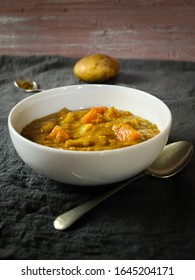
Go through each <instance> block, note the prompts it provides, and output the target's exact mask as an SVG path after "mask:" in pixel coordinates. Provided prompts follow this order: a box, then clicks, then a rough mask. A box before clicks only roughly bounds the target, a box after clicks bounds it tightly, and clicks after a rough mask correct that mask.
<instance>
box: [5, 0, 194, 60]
mask: <svg viewBox="0 0 195 280" xmlns="http://www.w3.org/2000/svg"><path fill="white" fill-rule="evenodd" d="M96 52H103V53H106V54H108V55H111V56H114V57H118V58H140V59H142V58H146V59H168V60H184V61H195V1H193V0H191V1H190V0H177V1H176V0H132V1H131V0H129V1H122V0H121V1H120V0H114V1H111V0H107V1H101V0H100V1H94V0H92V1H87V0H83V1H81V0H80V1H79V0H78V1H76V0H73V1H63V0H53V1H52V0H33V1H28V0H17V1H16V0H1V1H0V54H12V55H33V54H37V55H39V54H50V55H52V54H58V55H64V56H68V57H82V56H85V55H88V54H91V53H96Z"/></svg>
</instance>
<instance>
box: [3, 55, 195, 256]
mask: <svg viewBox="0 0 195 280" xmlns="http://www.w3.org/2000/svg"><path fill="white" fill-rule="evenodd" d="M75 62H76V59H74V58H66V57H63V56H28V57H19V56H0V65H1V73H0V85H1V90H0V104H1V106H0V131H1V132H0V141H1V143H0V144H1V145H0V164H1V165H0V258H1V259H67V260H68V259H72V260H76V259H85V260H87V259H99V260H102V259H118V260H122V259H134V260H138V259H149V260H151V259H195V188H194V186H195V176H194V168H195V158H194V156H193V157H192V159H191V161H190V163H189V164H188V165H187V166H186V168H185V169H184V170H183V171H181V172H180V173H179V174H177V175H176V176H174V177H172V178H169V179H156V178H152V177H149V176H147V177H144V178H142V179H140V180H139V181H136V182H134V183H132V184H131V185H129V186H128V187H126V188H125V189H124V190H123V191H121V192H119V193H117V194H115V195H114V196H112V197H111V198H109V199H108V200H106V201H104V202H103V203H102V204H101V205H99V206H97V208H96V209H94V210H92V211H91V212H89V213H88V214H86V215H85V216H84V217H83V218H82V219H80V220H79V221H78V222H77V223H75V224H74V225H73V226H72V227H70V228H69V229H67V230H66V231H61V232H60V231H57V230H55V229H54V228H53V221H54V219H55V217H56V216H57V215H58V214H61V213H62V212H64V211H66V210H69V209H70V208H72V207H74V206H76V205H78V204H80V203H81V202H84V201H86V200H88V199H90V198H92V197H94V196H95V195H96V194H99V193H101V192H102V191H103V189H102V188H101V189H97V188H95V189H94V190H93V191H92V190H91V189H89V188H85V187H78V186H77V187H76V186H75V187H72V186H69V185H65V184H61V183H57V182H54V181H52V180H49V179H47V178H45V177H44V176H42V175H40V174H38V173H36V172H35V171H33V170H31V169H30V168H29V167H28V166H26V165H25V164H24V163H23V161H22V160H21V159H20V158H19V156H18V155H17V153H16V151H15V150H14V147H13V145H12V143H11V140H10V137H9V133H8V127H7V117H8V114H9V112H10V110H11V108H12V107H13V106H14V105H15V104H16V103H17V102H19V101H20V100H22V99H24V98H26V97H27V96H29V95H30V94H26V93H24V92H22V91H20V90H19V89H17V88H15V87H14V85H13V80H14V79H15V78H16V77H17V76H18V75H19V74H20V75H22V76H29V77H30V78H34V79H35V80H37V82H38V83H39V85H40V86H41V87H42V88H45V89H46V88H52V87H58V86H66V85H73V84H81V83H82V82H80V81H78V80H77V78H76V77H75V76H74V75H73V72H72V69H73V66H74V64H75ZM120 64H121V70H120V72H119V74H118V76H117V77H116V78H115V79H112V80H110V81H107V82H106V83H110V84H116V85H123V86H128V87H133V88H138V89H141V90H145V91H147V92H149V93H151V94H153V95H154V96H157V97H158V98H160V99H161V100H163V101H164V102H165V103H166V104H167V105H168V106H169V108H170V110H171V112H172V115H173V124H172V129H171V133H170V137H169V142H170V143H171V142H174V141H179V140H186V141H190V142H192V143H193V145H194V144H195V121H194V120H195V79H194V77H195V63H190V62H170V61H151V60H150V61H149V60H125V59H124V60H123V59H121V60H120Z"/></svg>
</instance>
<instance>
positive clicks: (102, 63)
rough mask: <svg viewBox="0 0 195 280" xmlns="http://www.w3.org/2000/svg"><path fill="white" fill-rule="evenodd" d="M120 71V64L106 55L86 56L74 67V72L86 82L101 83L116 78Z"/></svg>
mask: <svg viewBox="0 0 195 280" xmlns="http://www.w3.org/2000/svg"><path fill="white" fill-rule="evenodd" d="M119 69H120V64H119V62H118V61H117V60H116V59H114V58H112V57H109V56H107V55H105V54H92V55H90V56H86V57H84V58H82V59H80V60H79V61H77V63H76V64H75V65H74V68H73V72H74V74H75V76H76V77H77V78H79V79H80V80H82V81H84V82H89V83H93V82H101V81H105V80H107V79H110V78H113V77H115V76H116V75H117V74H118V72H119Z"/></svg>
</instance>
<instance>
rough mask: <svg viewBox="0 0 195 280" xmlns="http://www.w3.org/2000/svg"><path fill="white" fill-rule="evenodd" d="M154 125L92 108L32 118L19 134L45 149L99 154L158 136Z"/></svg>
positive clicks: (112, 109) (122, 113) (129, 115)
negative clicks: (96, 152) (46, 147)
mask: <svg viewBox="0 0 195 280" xmlns="http://www.w3.org/2000/svg"><path fill="white" fill-rule="evenodd" d="M159 132H160V131H159V129H158V127H157V126H156V125H155V124H152V123H151V122H149V121H148V120H145V119H143V118H141V117H138V116H136V115H134V114H132V113H131V112H128V111H122V110H118V109H116V108H115V107H110V108H107V107H104V106H103V107H93V108H90V109H84V110H77V111H70V110H68V109H67V108H63V109H62V110H60V111H59V112H56V113H53V114H51V115H48V116H45V117H43V118H40V119H36V120H34V121H33V122H31V123H30V124H28V125H27V126H25V127H24V128H23V130H22V132H21V135H22V136H24V137H25V138H27V139H29V140H31V141H33V142H36V143H39V144H41V145H45V146H48V147H53V148H59V149H65V150H80V151H99V150H110V149H117V148H123V147H127V146H131V145H135V144H138V143H141V142H143V141H146V140H148V139H150V138H152V137H154V136H155V135H157V134H158V133H159Z"/></svg>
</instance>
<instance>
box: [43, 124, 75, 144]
mask: <svg viewBox="0 0 195 280" xmlns="http://www.w3.org/2000/svg"><path fill="white" fill-rule="evenodd" d="M48 137H49V138H52V139H54V141H56V142H58V143H63V142H65V141H66V140H67V139H70V138H71V137H70V135H69V134H68V133H67V132H66V131H65V130H64V129H63V128H61V127H60V126H59V125H56V126H55V127H54V128H53V129H52V131H51V132H50V134H49V136H48Z"/></svg>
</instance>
